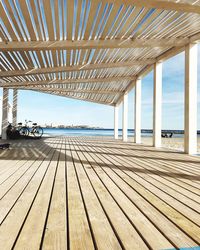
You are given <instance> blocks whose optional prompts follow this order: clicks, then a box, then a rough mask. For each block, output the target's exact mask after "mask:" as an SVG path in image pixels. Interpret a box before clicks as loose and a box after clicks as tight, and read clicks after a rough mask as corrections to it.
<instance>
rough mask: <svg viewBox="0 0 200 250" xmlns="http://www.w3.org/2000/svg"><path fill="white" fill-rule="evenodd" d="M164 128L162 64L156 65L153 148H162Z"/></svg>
mask: <svg viewBox="0 0 200 250" xmlns="http://www.w3.org/2000/svg"><path fill="white" fill-rule="evenodd" d="M161 127H162V63H155V64H154V96H153V146H154V147H161Z"/></svg>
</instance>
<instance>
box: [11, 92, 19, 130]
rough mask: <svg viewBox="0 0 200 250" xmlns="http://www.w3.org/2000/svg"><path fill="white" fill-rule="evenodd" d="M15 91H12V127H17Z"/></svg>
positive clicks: (16, 93)
mask: <svg viewBox="0 0 200 250" xmlns="http://www.w3.org/2000/svg"><path fill="white" fill-rule="evenodd" d="M17 95H18V91H17V89H13V109H12V117H13V122H12V124H13V126H16V125H17Z"/></svg>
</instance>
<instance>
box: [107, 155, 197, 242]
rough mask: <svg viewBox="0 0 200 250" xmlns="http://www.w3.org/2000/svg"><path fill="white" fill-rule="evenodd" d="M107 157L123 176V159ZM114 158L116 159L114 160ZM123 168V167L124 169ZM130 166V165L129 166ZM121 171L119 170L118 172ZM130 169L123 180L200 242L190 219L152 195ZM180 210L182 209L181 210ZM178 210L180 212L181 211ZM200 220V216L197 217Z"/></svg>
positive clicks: (195, 227)
mask: <svg viewBox="0 0 200 250" xmlns="http://www.w3.org/2000/svg"><path fill="white" fill-rule="evenodd" d="M105 157H107V158H109V159H110V162H111V163H112V164H114V166H115V167H117V168H113V169H114V170H115V171H117V173H118V174H119V175H121V174H122V171H120V170H121V169H122V170H123V167H124V166H127V164H125V163H124V161H123V159H122V160H118V161H116V158H117V156H115V157H114V156H113V155H112V156H107V155H105ZM113 158H114V159H113ZM122 166H123V167H122ZM128 166H130V164H129V165H128ZM118 169H119V170H118ZM129 170H130V169H128V168H127V171H126V174H125V175H124V176H123V179H124V180H125V181H126V182H127V183H128V184H129V185H130V186H132V187H133V188H134V189H135V190H137V192H139V193H140V194H141V195H142V196H143V197H145V198H146V199H147V200H149V201H150V202H151V204H152V205H154V206H155V207H157V208H158V209H159V210H160V211H162V212H163V213H164V214H165V215H166V216H167V217H168V218H169V219H170V220H172V221H173V222H174V223H175V224H176V225H178V226H179V227H180V228H182V229H183V230H184V231H185V232H186V233H187V234H188V235H190V236H191V237H192V238H193V239H194V240H195V241H197V242H199V241H200V237H199V235H200V231H199V230H200V228H199V227H198V226H197V225H195V224H194V223H192V222H191V221H190V220H189V219H188V218H186V217H184V215H182V214H181V213H179V212H178V211H177V210H175V209H174V208H173V207H171V206H169V205H168V204H166V203H165V202H164V201H163V199H161V198H160V197H159V196H156V195H155V194H154V193H151V192H150V191H149V190H148V189H147V188H146V187H145V186H143V183H141V182H140V181H141V179H140V178H137V176H136V175H135V173H134V172H132V171H129ZM179 209H180V208H179ZM179 209H178V210H179ZM190 215H191V216H192V215H193V211H191V214H190ZM196 218H197V219H198V218H199V215H198V216H197V217H196Z"/></svg>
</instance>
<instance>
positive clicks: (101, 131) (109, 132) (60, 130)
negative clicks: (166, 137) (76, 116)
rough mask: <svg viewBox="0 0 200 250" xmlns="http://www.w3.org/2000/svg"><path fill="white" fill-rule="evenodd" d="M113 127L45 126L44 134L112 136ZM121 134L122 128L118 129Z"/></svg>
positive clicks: (131, 132) (175, 135)
mask: <svg viewBox="0 0 200 250" xmlns="http://www.w3.org/2000/svg"><path fill="white" fill-rule="evenodd" d="M113 134H114V130H113V129H66V128H45V129H44V135H45V136H52V135H66V136H113ZM119 135H122V130H119ZM128 135H129V136H133V135H134V132H133V130H128ZM142 136H144V137H149V136H152V133H142ZM173 137H183V134H174V135H173Z"/></svg>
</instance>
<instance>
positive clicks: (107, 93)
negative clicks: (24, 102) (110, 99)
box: [20, 87, 123, 95]
mask: <svg viewBox="0 0 200 250" xmlns="http://www.w3.org/2000/svg"><path fill="white" fill-rule="evenodd" d="M20 89H22V88H20ZM23 89H24V90H25V89H26V90H38V91H43V90H44V91H56V92H61V93H83V94H87V93H88V94H106V95H115V94H119V93H123V91H121V90H118V91H116V90H96V89H95V90H90V89H65V88H38V87H37V88H30V87H24V88H23Z"/></svg>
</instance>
